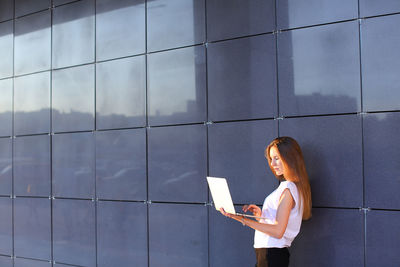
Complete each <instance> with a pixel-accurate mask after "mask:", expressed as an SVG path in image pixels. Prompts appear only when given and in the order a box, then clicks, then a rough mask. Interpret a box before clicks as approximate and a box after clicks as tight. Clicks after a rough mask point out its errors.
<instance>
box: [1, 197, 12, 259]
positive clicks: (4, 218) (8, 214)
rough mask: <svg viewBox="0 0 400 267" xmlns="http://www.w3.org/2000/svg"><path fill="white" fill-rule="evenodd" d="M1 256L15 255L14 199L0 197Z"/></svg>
mask: <svg viewBox="0 0 400 267" xmlns="http://www.w3.org/2000/svg"><path fill="white" fill-rule="evenodd" d="M0 214H1V216H0V237H1V238H0V254H1V255H12V253H13V225H12V217H13V216H12V199H11V198H10V197H0Z"/></svg>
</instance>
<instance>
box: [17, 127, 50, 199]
mask: <svg viewBox="0 0 400 267" xmlns="http://www.w3.org/2000/svg"><path fill="white" fill-rule="evenodd" d="M50 188H51V185H50V137H49V136H48V135H36V136H24V137H17V138H16V139H14V194H15V195H17V196H44V197H46V196H47V197H48V196H50Z"/></svg>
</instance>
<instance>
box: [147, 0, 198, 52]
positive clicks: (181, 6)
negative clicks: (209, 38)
mask: <svg viewBox="0 0 400 267" xmlns="http://www.w3.org/2000/svg"><path fill="white" fill-rule="evenodd" d="M204 21H205V0H153V1H148V2H147V47H148V49H149V51H157V50H163V49H168V48H174V47H182V46H188V45H194V44H201V43H203V42H204V40H205V22H204Z"/></svg>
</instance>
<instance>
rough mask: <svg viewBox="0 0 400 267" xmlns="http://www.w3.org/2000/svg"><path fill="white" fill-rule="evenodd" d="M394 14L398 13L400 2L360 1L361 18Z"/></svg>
mask: <svg viewBox="0 0 400 267" xmlns="http://www.w3.org/2000/svg"><path fill="white" fill-rule="evenodd" d="M396 12H400V2H399V1H398V0H385V1H371V0H360V16H361V17H368V16H376V15H383V14H390V13H396Z"/></svg>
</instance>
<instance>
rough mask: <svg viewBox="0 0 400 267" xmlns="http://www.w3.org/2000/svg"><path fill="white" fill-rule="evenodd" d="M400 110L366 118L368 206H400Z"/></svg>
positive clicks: (366, 185) (366, 192)
mask: <svg viewBox="0 0 400 267" xmlns="http://www.w3.org/2000/svg"><path fill="white" fill-rule="evenodd" d="M398 125H400V113H397V112H396V113H381V114H367V115H365V118H364V124H363V126H364V131H363V133H364V175H365V205H366V206H367V207H371V208H386V209H400V195H399V192H398V189H399V188H400V179H399V178H400V176H399V173H400V140H399V127H398Z"/></svg>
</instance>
